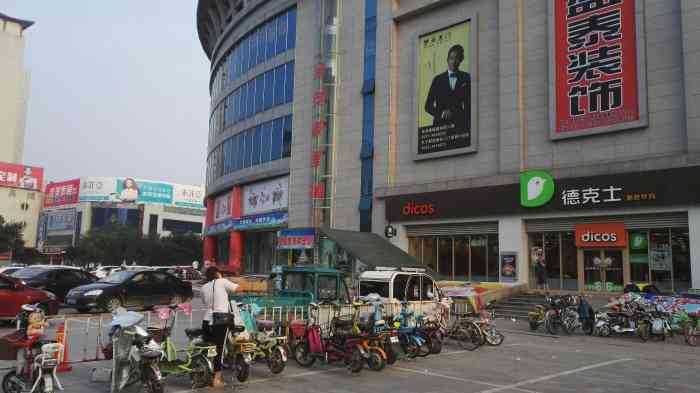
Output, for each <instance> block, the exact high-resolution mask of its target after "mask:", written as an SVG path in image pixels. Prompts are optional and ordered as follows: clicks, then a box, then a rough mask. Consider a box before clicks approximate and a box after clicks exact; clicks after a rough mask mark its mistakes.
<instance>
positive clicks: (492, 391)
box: [479, 358, 634, 393]
mask: <svg viewBox="0 0 700 393" xmlns="http://www.w3.org/2000/svg"><path fill="white" fill-rule="evenodd" d="M632 360H634V359H630V358H626V359H617V360H610V361H607V362H602V363H596V364H591V365H589V366H584V367H579V368H575V369H573V370H568V371H562V372H560V373H556V374H551V375H545V376H543V377H539V378H532V379H528V380H525V381H521V382H518V383H514V384H511V385H505V386H499V387H496V388H493V389H487V390H482V391H481V392H479V393H497V392H502V391H504V390H512V389H517V388H519V387H520V386H524V385H529V384H532V383H537V382H542V381H547V380H550V379H554V378H559V377H563V376H565V375H571V374H576V373H580V372H582V371H586V370H592V369H594V368H600V367H605V366H609V365H611V364H617V363H623V362H629V361H632Z"/></svg>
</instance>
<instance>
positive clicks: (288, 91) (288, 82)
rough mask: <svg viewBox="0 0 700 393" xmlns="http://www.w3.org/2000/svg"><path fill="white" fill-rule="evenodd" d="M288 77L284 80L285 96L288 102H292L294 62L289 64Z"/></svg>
mask: <svg viewBox="0 0 700 393" xmlns="http://www.w3.org/2000/svg"><path fill="white" fill-rule="evenodd" d="M286 73H287V76H286V78H285V80H284V96H285V101H286V102H292V100H293V99H294V62H293V61H291V62H289V63H287V68H286Z"/></svg>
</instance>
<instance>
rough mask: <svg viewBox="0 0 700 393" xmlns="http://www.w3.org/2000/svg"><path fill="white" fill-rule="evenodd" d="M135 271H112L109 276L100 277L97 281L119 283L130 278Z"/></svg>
mask: <svg viewBox="0 0 700 393" xmlns="http://www.w3.org/2000/svg"><path fill="white" fill-rule="evenodd" d="M135 273H136V272H133V271H132V272H128V271H122V272H114V273H112V274H110V275H109V276H107V277H105V278H103V279H101V280H100V281H98V282H105V283H110V284H120V283H123V282H124V281H126V280H128V279H130V278H131V277H132V276H133V275H134V274H135Z"/></svg>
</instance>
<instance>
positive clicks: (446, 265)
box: [408, 234, 499, 282]
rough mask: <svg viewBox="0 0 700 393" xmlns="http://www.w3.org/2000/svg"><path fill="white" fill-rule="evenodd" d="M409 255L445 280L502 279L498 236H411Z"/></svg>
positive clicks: (492, 280) (493, 280) (490, 280)
mask: <svg viewBox="0 0 700 393" xmlns="http://www.w3.org/2000/svg"><path fill="white" fill-rule="evenodd" d="M408 253H409V254H410V255H411V256H413V257H415V258H416V259H417V260H418V262H419V263H420V264H422V265H425V266H427V267H429V268H430V269H432V270H433V271H435V272H436V273H438V275H439V276H440V277H442V278H444V279H450V280H469V281H479V282H481V281H484V282H486V281H488V282H497V281H498V280H499V269H498V260H499V248H498V235H495V234H493V235H471V236H466V235H465V236H438V237H409V238H408Z"/></svg>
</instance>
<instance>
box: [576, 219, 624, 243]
mask: <svg viewBox="0 0 700 393" xmlns="http://www.w3.org/2000/svg"><path fill="white" fill-rule="evenodd" d="M576 247H578V248H624V247H627V231H625V224H623V223H614V224H579V225H576Z"/></svg>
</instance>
